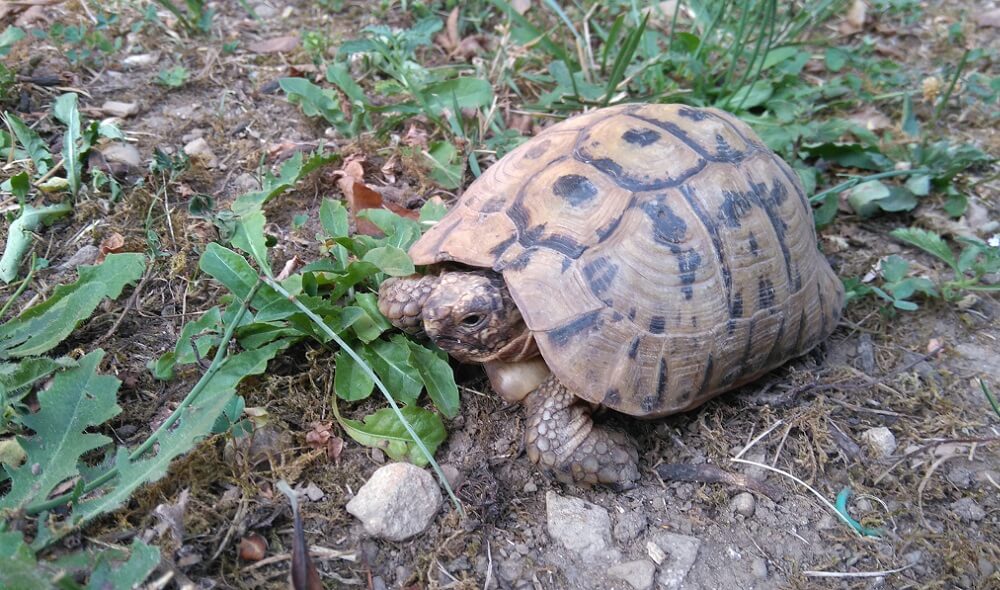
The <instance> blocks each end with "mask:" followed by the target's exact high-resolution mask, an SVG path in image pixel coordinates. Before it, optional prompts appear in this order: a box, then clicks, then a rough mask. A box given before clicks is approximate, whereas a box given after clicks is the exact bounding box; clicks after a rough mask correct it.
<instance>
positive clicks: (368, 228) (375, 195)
mask: <svg viewBox="0 0 1000 590" xmlns="http://www.w3.org/2000/svg"><path fill="white" fill-rule="evenodd" d="M361 161H362V160H361V159H360V158H352V159H349V160H348V161H347V162H346V163H345V164H344V167H343V168H341V169H340V170H339V171H338V172H337V174H338V175H339V176H340V178H339V179H337V186H339V187H340V190H341V192H343V193H344V200H346V201H347V210H348V212H349V213H350V215H351V218H352V219H353V220H354V224H355V225H354V227H355V231H356V232H357V233H359V234H364V235H368V236H381V235H382V230H380V229H379V228H378V226H376V225H375V224H374V223H372V222H370V221H368V220H367V219H359V218H358V213H360V212H362V211H364V210H365V209H388V210H389V211H392V212H393V213H395V214H396V215H400V216H402V217H409V218H410V219H417V218H419V217H420V213H419V212H417V211H412V210H410V209H407V208H405V207H400V206H399V205H396V204H394V203H388V202H385V201H384V200H383V199H382V195H381V194H380V193H379V192H378V191H376V190H375V189H373V188H371V187H370V186H368V185H367V184H365V183H364V181H363V178H364V168H363V167H362V165H361Z"/></svg>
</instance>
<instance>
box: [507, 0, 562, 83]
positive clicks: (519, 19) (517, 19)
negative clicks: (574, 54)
mask: <svg viewBox="0 0 1000 590" xmlns="http://www.w3.org/2000/svg"><path fill="white" fill-rule="evenodd" d="M490 3H491V4H493V5H494V6H496V7H497V8H499V9H500V10H502V11H503V12H505V13H506V14H507V18H509V19H510V20H511V21H513V22H514V24H516V25H517V26H519V27H522V28H524V29H527V30H528V31H529V32H530V33H531V34H532V35H534V36H535V38H537V39H538V44H539V45H540V46H541V47H542V48H543V49H544V50H545V51H547V52H548V53H549V54H550V55H552V56H553V57H554V58H555V59H556V60H560V61H564V62H566V64H567V65H574V66H576V67H579V64H577V63H576V62H574V61H573V59H572V58H570V56H569V54H568V53H566V51H565V50H564V49H563V48H562V47H559V46H558V45H556V44H555V43H553V42H552V40H551V39H549V36H548V35H547V34H546V33H543V32H542V31H541V30H539V29H538V27H536V26H535V25H533V24H531V21H529V20H528V19H526V18H524V16H522V15H521V14H519V13H518V12H517V11H516V10H514V7H513V6H511V5H510V3H509V2H507V1H506V0H490Z"/></svg>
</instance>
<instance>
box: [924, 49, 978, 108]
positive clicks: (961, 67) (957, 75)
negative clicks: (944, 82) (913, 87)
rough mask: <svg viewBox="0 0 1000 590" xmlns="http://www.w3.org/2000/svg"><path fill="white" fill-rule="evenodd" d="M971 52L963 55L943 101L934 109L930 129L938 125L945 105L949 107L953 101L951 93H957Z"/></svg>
mask: <svg viewBox="0 0 1000 590" xmlns="http://www.w3.org/2000/svg"><path fill="white" fill-rule="evenodd" d="M971 52H972V51H971V50H969V49H966V50H965V53H963V54H962V59H960V60H958V67H956V68H955V75H953V76H952V77H951V81H950V82H949V83H948V88H947V89H946V90H945V91H944V94H943V95H942V96H941V100H940V101H938V104H937V106H936V107H935V108H934V116H933V117H931V123H930V127H934V126H935V125H936V124H937V122H938V118H940V117H941V111H943V110H944V107H945V105H947V104H948V101H949V100H950V99H951V93H952V92H954V91H955V84H957V83H958V79H959V78H960V77H961V76H962V70H964V69H965V64H966V63H967V62H968V61H969V54H970V53H971Z"/></svg>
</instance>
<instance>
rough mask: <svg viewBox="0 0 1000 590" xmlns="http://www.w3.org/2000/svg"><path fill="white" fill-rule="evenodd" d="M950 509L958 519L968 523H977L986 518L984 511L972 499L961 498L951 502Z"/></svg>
mask: <svg viewBox="0 0 1000 590" xmlns="http://www.w3.org/2000/svg"><path fill="white" fill-rule="evenodd" d="M950 508H951V510H952V512H954V513H955V514H957V515H958V517H959V518H961V519H962V520H966V521H969V522H979V521H980V520H982V519H984V518H986V511H985V510H983V507H982V506H980V505H979V504H977V503H976V501H975V500H973V499H972V498H962V499H961V500H958V501H956V502H952V503H951V506H950Z"/></svg>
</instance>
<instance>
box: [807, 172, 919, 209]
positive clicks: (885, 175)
mask: <svg viewBox="0 0 1000 590" xmlns="http://www.w3.org/2000/svg"><path fill="white" fill-rule="evenodd" d="M930 173H931V171H930V169H929V168H914V169H913V170H889V171H888V172H879V173H878V174H869V175H868V176H856V177H854V178H852V179H850V180H848V181H845V182H842V183H840V184H838V185H837V186H834V187H832V188H828V189H826V190H825V191H820V192H818V193H816V194H815V195H813V196H811V197H809V202H810V203H816V202H819V201H822V200H823V197H825V196H827V195H829V194H831V193H840V192H843V191H846V190H847V189H849V188H853V187H855V186H857V185H859V184H861V183H862V182H868V181H869V180H879V179H880V178H892V177H894V176H915V175H917V174H930Z"/></svg>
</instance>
